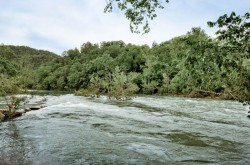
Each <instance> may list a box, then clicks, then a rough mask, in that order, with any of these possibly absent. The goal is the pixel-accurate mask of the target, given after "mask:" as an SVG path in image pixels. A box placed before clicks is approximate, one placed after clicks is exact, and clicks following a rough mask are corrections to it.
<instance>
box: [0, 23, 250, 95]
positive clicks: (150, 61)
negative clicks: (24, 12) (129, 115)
mask: <svg viewBox="0 0 250 165" xmlns="http://www.w3.org/2000/svg"><path fill="white" fill-rule="evenodd" d="M248 46H249V45H248ZM0 64H1V66H0V71H1V81H2V84H3V83H4V81H5V82H6V81H12V82H14V83H15V84H17V85H18V86H21V87H22V88H27V89H43V90H75V91H78V92H77V94H81V95H92V96H99V95H100V94H107V95H109V96H110V97H114V98H117V99H122V98H127V97H129V96H132V95H133V94H162V95H169V94H170V95H186V96H194V97H206V96H210V97H211V96H212V97H221V98H223V99H244V98H247V97H249V94H250V92H249V89H250V58H249V54H248V55H242V52H241V51H240V50H239V49H233V48H231V49H230V48H229V47H228V46H224V45H223V43H222V41H219V40H217V39H212V38H211V37H209V36H208V35H207V34H206V33H205V32H204V31H203V30H202V29H200V28H192V29H191V30H190V31H189V32H187V33H186V34H185V35H183V36H178V37H175V38H173V39H171V40H169V41H166V42H162V43H159V44H157V43H153V44H152V46H148V45H141V46H138V45H133V44H125V43H124V42H123V41H104V42H102V43H99V44H96V43H90V42H87V43H84V44H82V45H81V47H80V49H77V48H75V49H70V50H68V51H65V52H63V54H62V56H57V55H55V54H54V53H50V52H48V51H42V50H36V49H32V48H29V47H23V46H21V47H20V46H8V45H1V46H0Z"/></svg>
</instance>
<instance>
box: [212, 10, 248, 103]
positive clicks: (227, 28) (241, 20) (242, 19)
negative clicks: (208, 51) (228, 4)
mask: <svg viewBox="0 0 250 165" xmlns="http://www.w3.org/2000/svg"><path fill="white" fill-rule="evenodd" d="M208 25H209V26H210V27H215V26H218V27H219V30H218V31H217V32H216V34H217V39H218V40H219V41H221V45H220V46H221V48H222V49H226V50H227V51H228V53H229V54H230V55H231V56H230V57H231V64H230V65H233V67H234V68H236V69H237V70H236V72H237V73H238V75H236V77H238V79H239V80H238V81H239V83H240V84H239V87H240V88H241V90H242V91H243V94H242V95H241V96H239V97H240V98H239V97H238V99H239V100H245V101H248V103H249V101H250V96H249V88H250V85H249V84H250V80H249V77H250V73H249V71H248V70H247V63H248V62H249V58H250V13H245V14H244V15H243V16H240V15H236V13H235V12H232V13H231V14H230V15H227V14H225V15H223V16H220V17H219V18H218V20H217V21H215V22H211V21H210V22H208ZM229 60H230V59H229ZM229 62H230V61H229Z"/></svg>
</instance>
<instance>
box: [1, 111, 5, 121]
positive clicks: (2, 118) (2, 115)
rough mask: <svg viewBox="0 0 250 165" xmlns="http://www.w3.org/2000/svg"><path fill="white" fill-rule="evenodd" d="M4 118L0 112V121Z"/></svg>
mask: <svg viewBox="0 0 250 165" xmlns="http://www.w3.org/2000/svg"><path fill="white" fill-rule="evenodd" d="M4 117H5V115H4V114H2V112H0V121H1V120H4Z"/></svg>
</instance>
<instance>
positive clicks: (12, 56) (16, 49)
mask: <svg viewBox="0 0 250 165" xmlns="http://www.w3.org/2000/svg"><path fill="white" fill-rule="evenodd" d="M59 58H61V57H60V56H58V55H57V54H55V53H52V52H49V51H46V50H37V49H34V48H30V47H28V46H13V45H0V64H1V65H2V66H0V68H4V63H5V65H6V66H9V65H8V64H6V62H7V61H8V63H12V64H17V65H18V66H19V67H21V68H30V69H36V68H38V67H39V66H40V65H42V64H44V63H46V62H49V61H52V60H55V59H59ZM4 61H5V62H4Z"/></svg>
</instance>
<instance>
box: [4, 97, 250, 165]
mask: <svg viewBox="0 0 250 165" xmlns="http://www.w3.org/2000/svg"><path fill="white" fill-rule="evenodd" d="M44 98H45V99H44ZM41 101H43V104H44V105H46V108H43V109H40V110H38V111H31V112H28V113H26V114H24V115H23V116H22V117H19V118H16V119H14V120H13V121H5V122H1V123H0V164H6V165H22V164H24V165H28V164H32V165H33V164H34V165H50V164H53V165H54V164H55V165H64V164H65V165H68V164H136V165H137V164H226V165H228V164H250V119H248V118H247V107H243V106H242V104H241V103H238V102H236V101H221V100H208V99H190V98H181V97H159V96H138V97H136V98H134V99H133V100H129V101H110V100H108V99H107V98H105V97H101V98H98V99H90V98H85V97H80V96H74V95H72V94H64V95H57V96H53V95H47V96H34V97H32V99H31V103H30V104H41V103H40V102H41ZM0 102H1V101H0Z"/></svg>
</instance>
